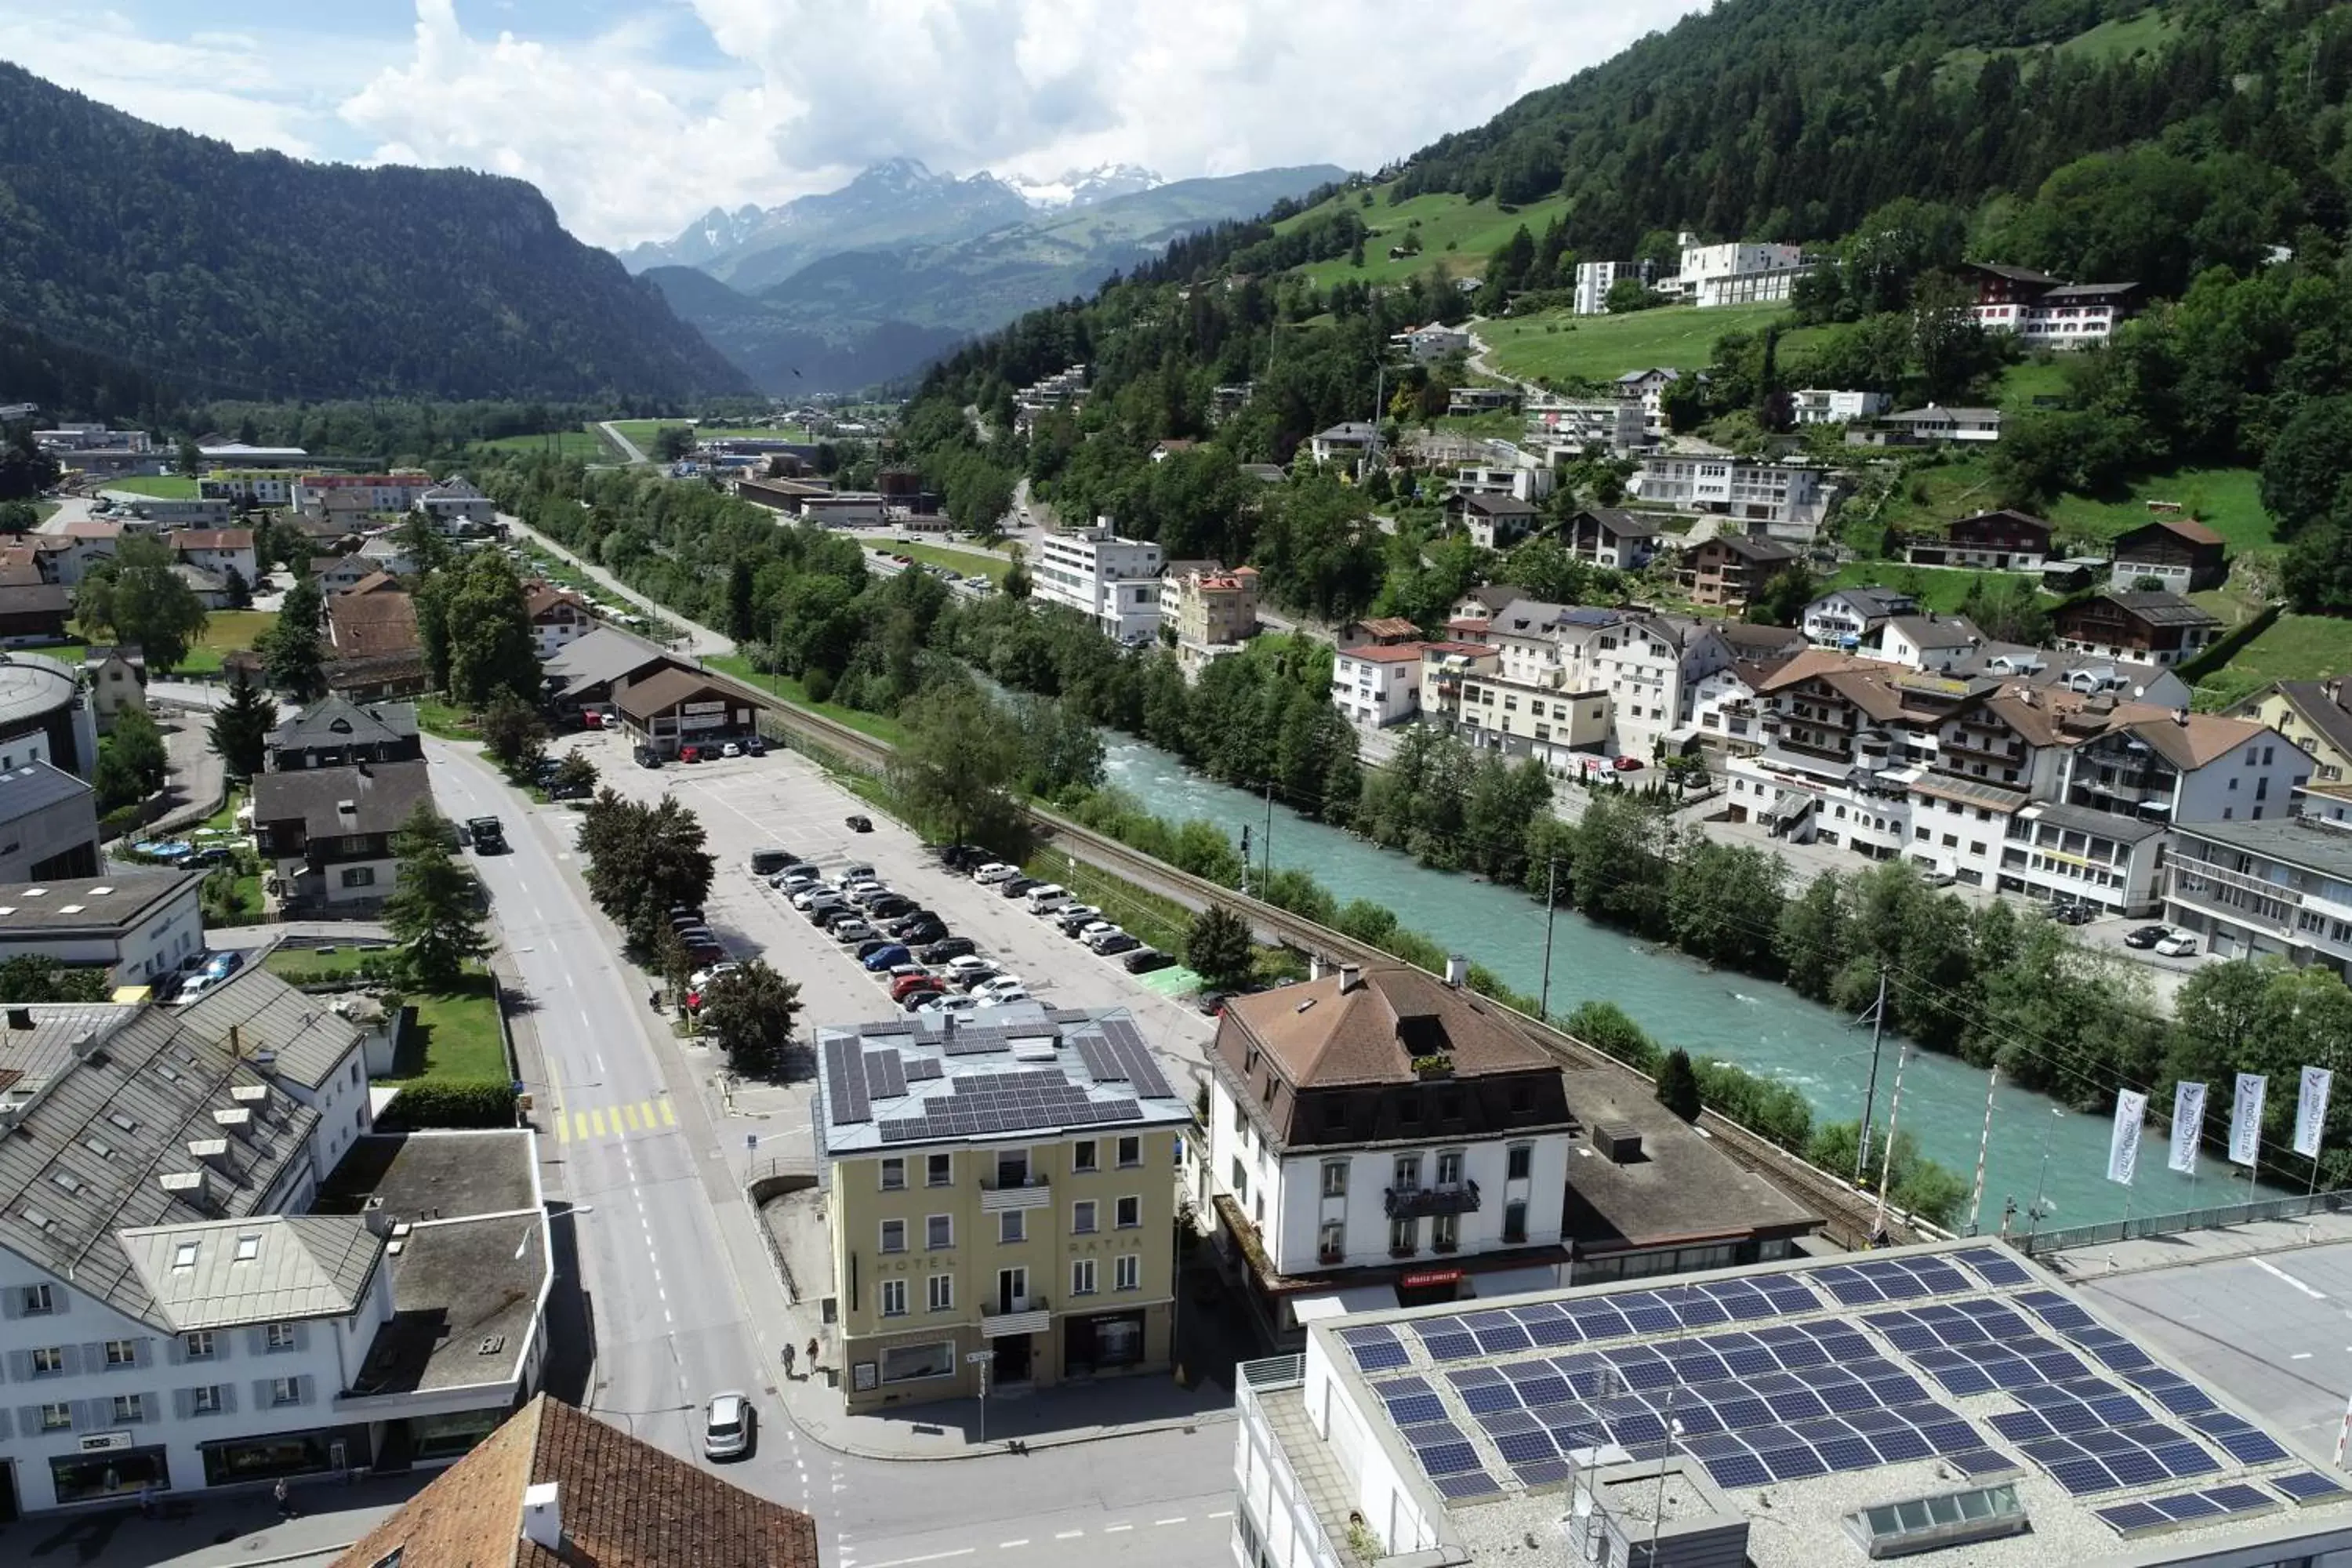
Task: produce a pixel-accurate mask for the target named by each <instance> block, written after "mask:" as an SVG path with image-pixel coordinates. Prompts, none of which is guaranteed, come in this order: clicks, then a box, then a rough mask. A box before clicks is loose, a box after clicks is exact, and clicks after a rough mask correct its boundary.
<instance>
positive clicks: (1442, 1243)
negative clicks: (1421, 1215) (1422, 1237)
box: [1429, 1214, 1462, 1252]
mask: <svg viewBox="0 0 2352 1568" xmlns="http://www.w3.org/2000/svg"><path fill="white" fill-rule="evenodd" d="M1429 1245H1430V1246H1431V1247H1433V1248H1435V1249H1436V1250H1437V1251H1439V1252H1451V1251H1453V1250H1454V1248H1455V1247H1459V1246H1461V1245H1462V1219H1461V1216H1460V1215H1450V1214H1442V1215H1438V1216H1437V1217H1436V1218H1434V1219H1433V1220H1431V1221H1430V1222H1429Z"/></svg>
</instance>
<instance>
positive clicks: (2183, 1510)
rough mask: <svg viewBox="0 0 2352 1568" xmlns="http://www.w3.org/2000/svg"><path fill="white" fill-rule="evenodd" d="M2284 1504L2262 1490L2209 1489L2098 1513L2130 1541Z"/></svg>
mask: <svg viewBox="0 0 2352 1568" xmlns="http://www.w3.org/2000/svg"><path fill="white" fill-rule="evenodd" d="M2282 1506H2283V1505H2282V1504H2281V1503H2280V1502H2279V1500H2278V1499H2276V1498H2274V1497H2273V1496H2271V1495H2270V1494H2269V1493H2268V1492H2266V1491H2263V1489H2260V1488H2259V1487H2250V1486H2243V1485H2232V1486H2226V1487H2209V1488H2207V1489H2205V1490H2203V1491H2196V1492H2176V1493H2174V1494H2173V1495H2172V1496H2170V1497H2157V1498H2142V1499H2139V1500H2137V1501H2133V1502H2124V1503H2117V1504H2116V1505H2115V1506H2114V1507H2113V1508H2103V1509H2101V1510H2099V1517H2100V1518H2101V1519H2103V1520H2105V1521H2107V1523H2109V1524H2110V1525H2113V1526H2114V1527H2115V1531H2116V1534H2117V1535H2120V1536H2122V1537H2123V1538H2124V1539H2125V1540H2126V1541H2130V1540H2133V1539H2134V1538H2136V1537H2138V1536H2142V1535H2156V1534H2159V1533H2161V1532H2162V1531H2168V1530H2177V1529H2179V1527H2180V1526H2182V1525H2184V1524H2201V1523H2203V1522H2205V1521H2207V1520H2212V1519H2223V1518H2227V1517H2230V1516H2231V1515H2238V1514H2256V1513H2271V1512H2274V1511H2276V1510H2278V1509H2279V1508H2280V1507H2282Z"/></svg>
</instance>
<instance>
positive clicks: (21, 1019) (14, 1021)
mask: <svg viewBox="0 0 2352 1568" xmlns="http://www.w3.org/2000/svg"><path fill="white" fill-rule="evenodd" d="M8 1026H9V1027H10V1028H12V1029H30V1028H31V1027H32V1026H33V1010H32V1009H31V1008H30V1007H11V1008H9V1009H8Z"/></svg>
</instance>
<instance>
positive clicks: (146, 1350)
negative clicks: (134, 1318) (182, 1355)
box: [131, 1334, 179, 1366]
mask: <svg viewBox="0 0 2352 1568" xmlns="http://www.w3.org/2000/svg"><path fill="white" fill-rule="evenodd" d="M172 1342H173V1344H178V1343H179V1341H178V1339H176V1338H174V1339H173V1341H172ZM154 1364H155V1342H154V1341H152V1340H151V1339H149V1338H148V1337H147V1336H146V1335H145V1334H142V1335H140V1336H139V1337H138V1338H137V1339H135V1340H133V1341H131V1365H132V1366H153V1365H154Z"/></svg>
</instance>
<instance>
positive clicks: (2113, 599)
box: [2099, 589, 2221, 626]
mask: <svg viewBox="0 0 2352 1568" xmlns="http://www.w3.org/2000/svg"><path fill="white" fill-rule="evenodd" d="M2099 596H2100V597H2101V598H2104V599H2105V600H2107V601H2108V602H2109V603H2110V604H2113V605H2116V607H2117V608H2119V609H2122V610H2125V611H2126V612H2128V613H2130V614H2132V615H2135V616H2138V617H2139V618H2140V619H2141V620H2144V621H2146V622H2147V624H2148V625H2150V626H2220V625H2221V617H2220V616H2216V615H2214V614H2213V613H2212V612H2211V611H2210V610H2208V609H2206V608H2204V607H2203V606H2202V605H2195V604H2191V603H2190V602H2189V600H2187V599H2184V598H2182V597H2181V596H2180V595H2178V594H2166V593H2159V592H2158V591H2156V590H2154V589H2150V590H2148V591H2147V592H2144V593H2137V594H2103V595H2099Z"/></svg>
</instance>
